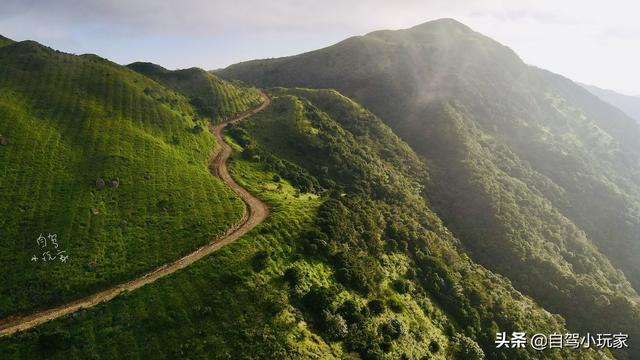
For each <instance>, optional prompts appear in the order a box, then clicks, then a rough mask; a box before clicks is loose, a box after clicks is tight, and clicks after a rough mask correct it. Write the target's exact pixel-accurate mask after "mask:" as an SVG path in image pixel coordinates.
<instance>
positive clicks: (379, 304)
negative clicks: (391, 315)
mask: <svg viewBox="0 0 640 360" xmlns="http://www.w3.org/2000/svg"><path fill="white" fill-rule="evenodd" d="M367 307H368V308H369V310H370V311H371V314H373V315H380V314H382V313H383V312H384V309H385V306H384V301H382V300H380V299H374V300H371V301H369V302H368V303H367Z"/></svg>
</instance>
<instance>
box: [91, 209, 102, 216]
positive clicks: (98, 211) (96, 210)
mask: <svg viewBox="0 0 640 360" xmlns="http://www.w3.org/2000/svg"><path fill="white" fill-rule="evenodd" d="M91 213H92V214H93V215H98V214H100V210H98V208H91Z"/></svg>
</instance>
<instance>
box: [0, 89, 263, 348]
mask: <svg viewBox="0 0 640 360" xmlns="http://www.w3.org/2000/svg"><path fill="white" fill-rule="evenodd" d="M260 96H261V97H262V100H263V102H262V104H261V105H260V106H259V107H257V108H255V109H253V110H250V111H246V112H244V113H241V114H238V115H236V116H235V117H233V118H232V119H229V120H227V121H224V122H223V123H221V124H218V125H209V129H210V130H211V132H212V133H213V135H214V136H215V138H216V141H217V143H218V145H220V146H218V147H217V148H216V151H215V152H214V153H213V154H212V155H211V158H210V159H209V170H210V171H211V173H212V174H214V175H216V176H218V177H219V178H220V179H222V181H223V182H224V183H225V184H227V186H229V187H230V188H231V189H232V190H233V191H234V192H235V193H236V194H238V196H240V198H241V199H242V201H243V202H244V204H245V210H244V213H243V215H242V218H241V219H240V221H239V222H238V223H236V225H234V226H233V227H231V228H230V229H229V230H228V231H227V232H226V233H225V234H224V235H222V236H221V237H219V238H217V239H215V240H213V241H212V242H210V243H208V244H206V245H204V246H202V247H200V248H198V249H197V250H195V251H194V252H192V253H190V254H188V255H186V256H184V257H182V258H180V259H178V260H176V261H174V262H172V263H168V264H165V265H162V266H160V267H159V268H157V269H155V270H152V271H151V272H148V273H146V274H144V275H142V276H140V277H138V278H135V279H133V280H130V281H128V282H125V283H122V284H119V285H115V286H113V287H111V288H109V289H106V290H103V291H100V292H98V293H95V294H93V295H89V296H87V297H84V298H81V299H78V300H75V301H72V302H70V303H67V304H64V305H60V306H58V307H55V308H51V309H47V310H42V311H39V312H36V313H33V314H30V315H25V316H13V317H9V318H7V319H2V320H0V336H6V335H10V334H13V333H14V332H16V331H22V330H26V329H30V328H32V327H34V326H37V325H40V324H42V323H45V322H47V321H50V320H53V319H57V318H59V317H62V316H65V315H68V314H71V313H74V312H76V311H78V310H81V309H84V308H90V307H92V306H95V305H97V304H99V303H102V302H104V301H109V300H111V299H113V298H115V297H116V296H118V295H119V294H121V293H122V292H124V291H133V290H135V289H138V288H140V287H142V286H144V285H147V284H150V283H152V282H154V281H156V280H158V279H160V278H162V277H165V276H167V275H169V274H172V273H174V272H176V271H178V270H180V269H183V268H185V267H187V266H189V265H191V264H193V263H194V262H195V261H197V260H199V259H202V258H203V257H205V256H207V255H208V254H211V253H212V252H214V251H216V250H218V249H220V248H221V247H223V246H225V245H227V244H229V243H231V242H233V241H235V240H237V239H238V238H240V237H241V236H242V235H244V234H246V233H248V232H249V231H250V230H251V229H253V228H254V227H256V226H257V225H258V224H260V223H261V222H262V221H264V219H266V217H267V216H268V215H269V208H268V206H267V205H266V204H265V203H263V202H262V201H260V200H259V199H258V198H256V197H255V196H253V195H251V194H250V193H249V192H248V191H247V190H246V189H244V188H243V187H241V186H240V185H238V183H236V182H235V181H234V180H233V178H232V177H231V175H230V174H229V171H228V169H227V159H229V156H230V155H231V152H232V149H231V146H229V144H227V143H226V142H224V139H223V138H222V129H224V127H225V126H227V124H229V123H233V122H236V121H240V120H242V119H246V118H247V117H249V116H251V115H254V114H256V113H258V112H260V111H262V110H264V109H265V108H266V107H267V106H269V104H270V103H271V100H270V99H269V97H268V96H267V95H266V94H265V93H264V92H262V91H260Z"/></svg>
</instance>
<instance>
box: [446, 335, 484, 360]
mask: <svg viewBox="0 0 640 360" xmlns="http://www.w3.org/2000/svg"><path fill="white" fill-rule="evenodd" d="M452 349H453V351H452V352H453V356H454V358H455V359H457V360H484V358H485V357H484V352H483V351H482V349H481V348H480V345H478V343H476V342H475V341H473V340H472V339H470V338H468V337H466V336H464V335H462V334H456V335H455V336H454V337H453V342H452Z"/></svg>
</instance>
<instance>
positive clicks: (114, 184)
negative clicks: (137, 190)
mask: <svg viewBox="0 0 640 360" xmlns="http://www.w3.org/2000/svg"><path fill="white" fill-rule="evenodd" d="M110 185H111V188H112V189H117V188H118V186H120V179H118V178H115V179H111V182H110Z"/></svg>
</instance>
